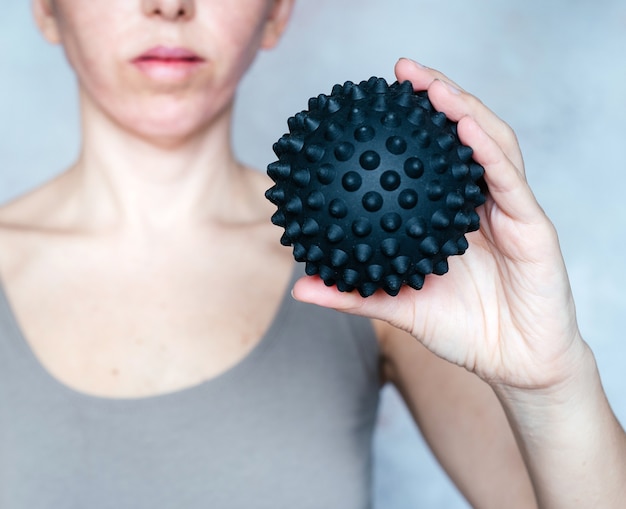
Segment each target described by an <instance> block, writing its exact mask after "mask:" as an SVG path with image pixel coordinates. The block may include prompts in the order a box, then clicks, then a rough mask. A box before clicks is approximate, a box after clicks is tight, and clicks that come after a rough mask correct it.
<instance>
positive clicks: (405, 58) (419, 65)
mask: <svg viewBox="0 0 626 509" xmlns="http://www.w3.org/2000/svg"><path fill="white" fill-rule="evenodd" d="M400 60H408V61H409V62H411V63H412V64H414V65H416V66H417V67H419V68H420V69H427V67H426V66H425V65H423V64H420V63H419V62H417V61H416V60H413V59H412V58H407V57H402V58H401V59H400Z"/></svg>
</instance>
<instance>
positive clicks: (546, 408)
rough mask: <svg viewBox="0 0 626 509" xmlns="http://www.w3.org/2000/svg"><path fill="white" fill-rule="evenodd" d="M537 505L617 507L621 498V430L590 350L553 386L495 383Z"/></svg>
mask: <svg viewBox="0 0 626 509" xmlns="http://www.w3.org/2000/svg"><path fill="white" fill-rule="evenodd" d="M495 389H496V393H497V394H498V397H499V398H500V401H501V402H502V404H503V406H504V409H505V411H506V413H507V416H508V418H509V421H510V423H511V425H512V428H513V430H514V432H515V434H516V437H517V440H518V442H519V445H520V448H521V450H522V454H523V455H524V458H525V462H526V464H527V467H528V469H529V473H530V476H531V479H532V481H533V484H534V488H535V492H536V494H537V499H538V501H539V507H540V508H541V509H562V508H563V509H565V508H567V509H571V508H578V507H580V508H589V509H593V508H601V509H613V508H615V509H619V508H623V507H624V503H625V501H626V435H625V434H624V431H623V429H622V427H621V426H620V424H619V422H618V421H617V419H616V418H615V416H614V414H613V412H612V411H611V408H610V406H609V403H608V401H607V399H606V396H605V394H604V391H603V389H602V385H601V382H600V377H599V374H598V371H597V367H596V364H595V360H594V357H593V354H592V353H591V351H590V350H589V349H588V348H585V355H584V358H583V360H582V361H581V369H580V370H579V371H578V372H577V373H576V375H575V376H573V377H572V378H570V379H569V380H568V382H567V383H564V384H562V385H561V386H560V387H557V388H550V389H536V390H533V391H529V390H524V391H521V390H515V389H511V388H504V387H496V388H495Z"/></svg>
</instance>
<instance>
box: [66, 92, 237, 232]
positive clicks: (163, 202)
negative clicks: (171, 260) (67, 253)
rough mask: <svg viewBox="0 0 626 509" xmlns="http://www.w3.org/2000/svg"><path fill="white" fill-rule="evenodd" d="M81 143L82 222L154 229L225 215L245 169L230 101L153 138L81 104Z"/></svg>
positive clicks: (74, 174)
mask: <svg viewBox="0 0 626 509" xmlns="http://www.w3.org/2000/svg"><path fill="white" fill-rule="evenodd" d="M82 111H83V133H84V139H83V149H82V152H81V154H80V157H79V159H78V161H77V163H76V165H75V166H74V167H73V168H72V169H71V170H70V172H69V175H70V179H69V180H70V181H71V182H72V184H73V185H72V188H73V191H75V192H74V193H73V194H74V197H75V198H76V200H77V202H76V205H77V206H78V208H77V209H76V211H77V212H78V211H80V221H81V222H82V223H83V227H85V228H88V229H93V228H96V229H98V228H110V227H126V228H132V229H133V230H143V231H146V230H150V229H163V228H169V227H172V226H174V225H177V226H180V225H181V224H184V223H190V222H194V221H195V222H205V221H207V220H208V221H210V220H219V219H220V218H223V216H224V213H225V211H226V210H227V209H226V207H227V206H229V205H230V203H231V201H233V199H234V197H235V196H236V195H238V194H239V193H240V192H241V186H242V185H243V180H244V179H243V173H244V168H243V167H242V166H241V165H240V164H238V163H237V162H236V161H235V159H234V156H233V154H232V150H231V139H230V122H231V114H232V105H230V106H229V107H228V108H225V110H224V111H223V112H221V113H220V114H219V115H218V116H217V117H216V118H215V119H214V120H213V121H212V123H211V124H210V125H208V126H206V127H204V128H203V129H202V130H201V131H199V132H197V133H194V134H192V135H189V136H187V137H185V138H180V139H175V140H171V139H170V140H163V139H157V140H155V139H148V138H146V137H143V136H140V135H138V134H136V133H133V132H129V131H128V130H125V129H124V128H122V127H121V126H119V125H117V124H115V122H114V121H113V120H112V119H110V118H109V117H107V116H106V115H105V114H104V113H102V112H101V110H99V109H97V108H95V107H93V106H92V105H89V104H83V109H82Z"/></svg>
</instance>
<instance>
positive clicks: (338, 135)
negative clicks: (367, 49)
mask: <svg viewBox="0 0 626 509" xmlns="http://www.w3.org/2000/svg"><path fill="white" fill-rule="evenodd" d="M288 125H289V131H290V132H289V133H288V134H285V135H284V136H283V137H282V138H281V139H280V140H278V142H277V143H275V144H274V152H275V153H276V155H277V156H278V161H275V162H273V163H271V164H270V165H269V166H268V169H267V172H268V175H269V176H270V177H271V178H272V180H273V181H274V182H275V183H276V185H274V186H273V187H272V188H270V189H269V190H268V191H267V192H266V197H267V198H268V199H269V200H270V201H271V202H272V203H274V204H275V205H277V207H278V210H277V212H276V213H275V214H274V215H273V216H272V222H273V223H274V224H276V225H278V226H281V227H283V228H284V229H285V232H284V235H283V237H282V239H281V243H282V244H283V245H286V246H290V245H292V246H293V255H294V258H295V259H296V260H297V261H300V262H306V272H307V274H309V275H315V274H318V275H319V276H320V277H321V278H322V279H323V281H324V282H325V283H326V285H328V286H332V285H337V288H338V289H339V290H341V291H352V290H354V289H356V290H358V292H359V293H360V294H361V295H362V296H364V297H367V296H369V295H372V294H373V293H374V292H375V291H376V290H378V289H379V288H382V289H384V290H385V291H386V292H387V293H388V294H390V295H397V294H398V292H399V291H400V289H401V287H402V285H403V284H408V285H409V286H411V287H412V288H415V289H420V288H422V286H423V284H424V278H425V276H426V275H428V274H431V273H432V274H438V275H442V274H445V273H446V272H447V271H448V263H447V258H448V257H449V256H452V255H458V254H463V253H464V252H465V250H466V249H467V248H468V242H467V240H466V238H465V234H466V233H467V232H470V231H473V230H476V229H478V226H479V217H478V214H477V213H476V211H475V208H476V207H477V206H479V205H481V204H482V203H484V201H485V198H484V195H483V193H482V191H481V185H480V184H481V181H482V176H483V168H482V166H480V165H479V164H477V163H476V162H475V161H474V160H473V159H472V149H471V148H470V147H467V146H465V145H463V144H462V143H461V142H460V141H459V138H458V136H457V131H456V123H454V122H452V121H450V120H449V119H447V118H446V116H445V115H444V114H443V113H440V112H437V111H435V109H434V108H433V106H432V104H431V103H430V101H429V99H428V96H427V94H426V93H425V92H417V93H415V92H413V88H412V86H411V84H410V83H409V82H408V81H407V82H404V83H401V84H400V83H398V82H395V83H393V84H392V85H391V86H389V85H388V84H387V82H386V81H385V80H384V79H382V78H376V77H373V78H370V79H369V80H368V81H363V82H361V83H359V84H354V83H352V82H346V83H345V84H344V85H335V86H334V88H333V89H332V93H331V94H330V96H327V95H324V94H321V95H319V96H318V97H316V98H312V99H310V100H309V105H308V110H306V111H302V112H300V113H298V114H297V115H295V116H294V117H292V118H290V119H289V121H288Z"/></svg>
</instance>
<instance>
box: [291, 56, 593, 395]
mask: <svg viewBox="0 0 626 509" xmlns="http://www.w3.org/2000/svg"><path fill="white" fill-rule="evenodd" d="M396 75H397V78H398V80H400V81H404V80H410V81H411V82H412V83H413V87H414V89H415V90H428V95H429V98H430V100H431V102H432V103H433V105H434V106H435V108H436V109H437V110H439V111H443V112H444V113H445V114H446V115H447V116H448V117H449V118H450V119H451V120H454V121H457V122H458V134H459V137H460V139H461V141H462V142H463V143H464V144H466V145H469V146H470V147H472V149H473V150H474V158H475V159H476V161H477V162H478V163H480V164H482V165H483V166H484V168H485V181H486V183H487V186H488V193H487V201H486V203H485V204H484V205H483V206H481V207H480V208H479V209H478V213H479V215H480V220H481V223H480V224H481V226H480V230H479V231H477V232H473V233H470V234H468V235H467V239H468V241H469V244H470V247H469V249H468V250H467V252H466V253H465V254H464V255H463V256H454V257H451V258H450V259H449V266H450V270H449V272H448V273H447V274H446V275H444V276H428V277H427V278H426V282H425V285H424V288H423V289H422V290H419V291H416V290H413V289H411V288H410V287H403V289H402V290H401V292H400V294H399V295H398V296H397V297H391V296H389V295H387V294H386V293H384V292H383V291H378V292H377V293H376V294H375V295H373V296H371V297H368V298H367V299H364V298H362V297H361V296H360V295H358V294H357V293H356V292H352V293H341V292H339V291H337V289H336V288H335V287H331V288H327V287H326V286H325V285H324V284H323V282H322V281H321V280H320V279H319V278H317V277H307V278H303V279H301V280H300V281H298V282H297V284H296V286H295V287H294V297H295V298H297V299H299V300H302V301H306V302H311V303H315V304H318V305H321V306H326V307H331V308H335V309H338V310H341V311H346V312H350V313H354V314H358V315H364V316H368V317H371V318H377V319H382V320H384V321H387V322H389V323H390V324H392V325H393V326H395V327H397V328H399V329H402V330H405V331H408V332H409V333H410V334H411V335H413V336H414V337H415V338H417V339H418V340H419V341H421V342H422V343H423V344H424V345H425V346H426V347H427V348H428V349H429V350H431V351H432V352H433V353H435V354H436V355H438V356H440V357H442V358H444V359H446V360H448V361H450V362H453V363H455V364H458V365H460V366H463V367H465V368H466V369H468V370H470V371H472V372H475V373H476V374H477V375H478V376H480V377H481V378H483V379H484V380H486V381H487V382H489V383H492V384H496V385H503V386H506V387H511V388H520V389H536V388H548V387H551V386H555V385H556V384H559V383H561V382H565V381H566V380H567V378H568V377H570V376H572V375H573V373H574V372H575V370H576V366H577V363H579V362H581V359H582V357H583V354H584V352H585V351H586V347H585V344H584V342H583V341H582V339H581V338H580V335H579V332H578V326H577V323H576V316H575V309H574V302H573V299H572V294H571V291H570V286H569V281H568V277H567V273H566V269H565V266H564V263H563V259H562V256H561V251H560V248H559V243H558V238H557V234H556V232H555V229H554V227H553V225H552V224H551V222H550V221H549V220H548V218H547V217H546V215H545V213H544V212H543V210H542V209H541V207H540V206H539V204H538V203H537V201H536V200H535V197H534V196H533V193H532V191H531V189H530V188H529V186H528V184H527V182H526V178H525V173H524V163H523V159H522V155H521V152H520V148H519V145H518V143H517V139H516V137H515V134H514V133H513V131H512V130H511V128H510V127H509V126H508V125H507V124H505V123H504V122H503V121H502V120H500V119H499V118H498V117H497V116H496V115H495V114H494V113H493V112H491V111H490V110H489V109H488V108H487V107H485V106H484V105H483V104H482V103H481V102H480V101H479V100H478V99H477V98H475V97H474V96H472V95H470V94H468V93H467V92H465V91H463V90H462V89H461V88H460V87H458V86H457V85H455V84H454V83H452V82H451V81H450V80H449V79H448V78H446V77H445V76H444V75H442V74H441V73H439V72H437V71H434V70H432V69H428V68H423V67H421V66H419V65H418V64H416V63H414V62H411V61H409V60H405V59H403V60H400V61H399V62H398V64H397V65H396Z"/></svg>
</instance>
